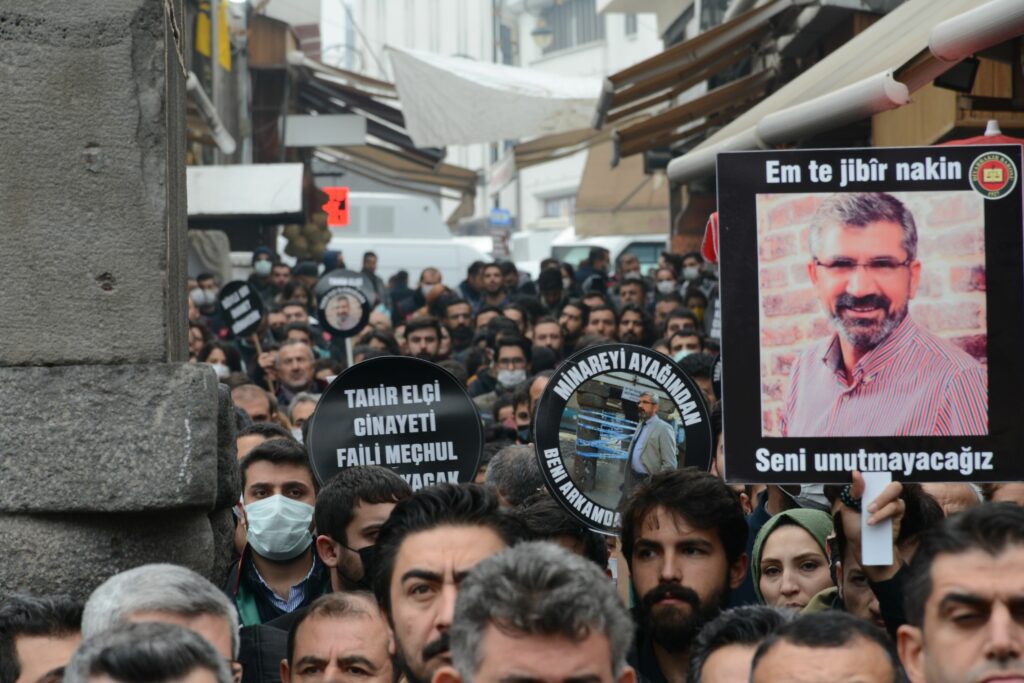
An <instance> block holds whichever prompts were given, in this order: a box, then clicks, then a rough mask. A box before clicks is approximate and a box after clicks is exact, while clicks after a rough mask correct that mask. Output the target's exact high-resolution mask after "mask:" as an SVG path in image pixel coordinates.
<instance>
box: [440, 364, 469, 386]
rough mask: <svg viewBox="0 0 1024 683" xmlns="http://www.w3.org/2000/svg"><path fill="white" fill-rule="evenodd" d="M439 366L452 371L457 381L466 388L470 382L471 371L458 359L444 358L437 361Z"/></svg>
mask: <svg viewBox="0 0 1024 683" xmlns="http://www.w3.org/2000/svg"><path fill="white" fill-rule="evenodd" d="M437 364H438V365H439V366H441V367H442V368H444V369H445V370H447V371H448V372H449V373H451V375H452V377H454V378H455V381H456V382H458V383H459V386H460V387H463V388H465V387H466V385H467V384H468V383H469V372H468V371H467V370H466V366H464V365H463V364H462V363H460V362H459V361H457V360H451V359H448V360H442V361H438V363H437Z"/></svg>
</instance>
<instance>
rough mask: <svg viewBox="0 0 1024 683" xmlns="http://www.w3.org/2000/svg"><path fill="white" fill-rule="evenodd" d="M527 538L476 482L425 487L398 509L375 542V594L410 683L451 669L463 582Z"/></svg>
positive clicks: (492, 495) (427, 681)
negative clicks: (453, 628)
mask: <svg viewBox="0 0 1024 683" xmlns="http://www.w3.org/2000/svg"><path fill="white" fill-rule="evenodd" d="M524 534H525V530H524V527H523V526H522V524H521V522H519V520H518V519H517V518H516V517H513V516H512V515H511V514H510V513H506V512H504V511H503V510H501V509H500V508H499V507H498V497H497V495H496V494H495V493H494V491H492V490H490V489H488V488H485V487H483V486H480V485H477V484H462V485H458V486H457V485H454V484H443V485H440V486H434V487H430V488H426V489H421V490H420V491H417V492H416V493H414V494H413V495H412V497H410V498H407V499H406V500H403V501H401V502H399V503H398V504H397V505H396V506H395V508H394V510H393V511H392V512H391V515H390V516H389V517H388V519H387V521H386V522H384V524H383V526H381V528H380V533H379V534H378V536H377V558H376V567H377V569H376V572H375V576H374V592H375V593H376V595H377V601H378V602H379V603H380V606H381V609H382V610H383V611H384V613H385V615H386V616H387V620H388V625H389V627H390V631H391V633H392V635H393V637H394V649H395V652H394V654H395V655H396V659H397V662H398V665H399V667H400V668H401V671H402V673H403V674H404V675H405V677H406V679H407V681H408V683H430V680H431V678H432V677H433V675H434V673H435V672H436V671H437V670H438V669H440V668H441V667H442V666H444V665H446V664H451V663H452V659H451V654H450V653H449V644H448V631H449V629H450V628H451V625H452V618H453V615H454V612H455V598H456V596H457V595H458V592H459V586H460V585H461V583H462V580H463V579H464V578H465V577H466V575H467V574H468V573H469V570H470V569H472V568H473V567H474V566H475V565H476V564H477V563H478V562H480V561H481V560H483V559H484V558H486V557H490V556H491V555H494V554H497V553H499V552H501V551H502V550H504V549H505V548H507V547H510V546H512V545H514V544H515V543H516V542H517V541H519V540H521V539H522V538H523V536H524Z"/></svg>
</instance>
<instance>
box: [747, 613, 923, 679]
mask: <svg viewBox="0 0 1024 683" xmlns="http://www.w3.org/2000/svg"><path fill="white" fill-rule="evenodd" d="M859 639H863V640H866V641H868V642H869V643H874V644H875V645H878V647H880V648H882V650H883V651H884V652H885V654H886V656H887V657H888V658H889V665H890V666H891V667H892V672H893V673H892V680H893V683H898V682H899V681H901V680H902V675H903V674H902V672H903V669H902V668H901V667H900V662H899V659H898V658H897V656H896V653H895V652H894V651H893V649H892V643H890V642H889V639H888V638H887V637H886V635H885V633H884V632H883V631H882V630H881V629H879V628H878V627H877V626H874V625H873V624H871V623H869V622H867V621H865V620H864V619H860V618H859V617H855V616H853V615H852V614H849V613H848V612H841V611H839V610H834V609H830V610H826V611H824V612H814V613H811V614H802V615H800V616H799V617H797V618H796V619H794V620H793V621H791V622H789V623H788V624H784V625H783V626H780V627H779V628H778V629H777V630H776V631H775V633H773V634H771V635H770V636H768V637H767V638H766V639H765V640H764V642H762V643H761V645H760V646H759V647H758V648H757V652H755V653H754V660H753V662H751V665H750V678H751V680H754V671H755V670H756V669H757V665H758V664H759V663H760V662H761V660H762V659H764V657H765V655H766V654H768V652H769V651H770V650H771V649H772V648H773V647H774V646H775V645H776V644H778V643H780V642H784V643H789V644H791V645H796V646H798V647H808V648H839V647H843V646H845V645H849V644H851V643H853V642H854V641H856V640H859Z"/></svg>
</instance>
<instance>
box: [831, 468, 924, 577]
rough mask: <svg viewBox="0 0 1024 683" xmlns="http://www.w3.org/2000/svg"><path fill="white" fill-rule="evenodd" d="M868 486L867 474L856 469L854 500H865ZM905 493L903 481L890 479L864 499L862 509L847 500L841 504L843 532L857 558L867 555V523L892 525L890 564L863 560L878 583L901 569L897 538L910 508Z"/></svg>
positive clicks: (864, 565) (868, 524) (868, 575)
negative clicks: (863, 528) (864, 548)
mask: <svg viewBox="0 0 1024 683" xmlns="http://www.w3.org/2000/svg"><path fill="white" fill-rule="evenodd" d="M866 489H867V487H866V486H865V480H864V476H863V475H862V474H861V473H860V472H854V473H853V483H852V484H851V486H850V490H849V497H850V498H851V499H852V501H857V500H862V498H863V497H864V496H865V492H866ZM902 495H903V484H901V483H900V482H898V481H893V482H889V484H887V485H886V486H885V487H884V488H883V489H882V491H881V493H880V494H878V495H877V496H874V497H873V500H870V501H869V500H862V502H861V509H860V510H857V509H855V508H853V507H851V506H850V505H847V504H845V503H844V504H843V505H841V506H840V507H839V515H840V519H841V521H842V525H843V533H844V534H845V536H846V539H847V543H849V545H850V548H851V550H852V553H851V554H852V556H853V557H856V558H862V557H863V549H862V544H863V543H865V542H867V541H866V540H865V537H864V534H863V533H862V525H863V524H866V525H867V526H868V527H879V526H888V527H891V530H892V531H891V533H890V534H889V536H891V543H892V559H891V561H890V563H889V564H888V565H873V564H867V563H864V562H862V563H861V567H862V569H863V570H864V574H865V575H866V576H867V577H868V578H869V579H870V580H872V581H875V582H878V581H885V580H887V579H891V578H892V577H893V576H895V575H896V572H897V571H899V568H900V555H899V551H898V550H897V548H896V539H897V538H899V535H900V522H901V521H902V520H903V515H904V514H905V513H906V510H907V504H906V503H905V502H904V501H903V499H902V497H901V496H902ZM865 514H867V515H868V518H867V519H866V520H864V519H863V516H864V515H865ZM869 533H870V532H869Z"/></svg>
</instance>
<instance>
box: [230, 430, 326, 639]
mask: <svg viewBox="0 0 1024 683" xmlns="http://www.w3.org/2000/svg"><path fill="white" fill-rule="evenodd" d="M239 468H240V469H241V471H242V513H243V514H242V520H241V523H242V524H243V525H245V529H246V541H247V543H246V546H245V550H243V552H242V556H241V558H239V561H238V563H237V564H236V565H235V566H234V567H232V570H231V572H230V574H229V577H228V586H227V592H228V595H229V596H231V597H232V598H233V599H234V601H235V605H237V607H238V612H239V614H240V615H241V618H242V624H243V625H245V626H251V625H253V624H261V623H264V622H266V621H269V620H270V619H274V618H276V617H279V616H281V615H283V614H287V613H289V612H292V611H294V610H296V609H298V608H300V607H305V606H306V605H308V604H309V603H311V602H313V600H315V599H316V598H318V597H319V596H320V595H323V594H324V593H326V592H328V591H329V590H330V576H329V574H328V572H327V569H326V567H325V566H324V565H323V563H322V562H321V561H320V560H319V558H318V557H317V555H316V553H315V552H313V535H312V534H311V532H310V529H311V527H312V525H313V505H314V503H315V502H316V491H317V486H316V480H315V478H314V477H313V472H312V470H310V468H309V459H308V457H307V455H306V451H305V449H304V448H303V447H302V446H301V445H300V444H297V443H294V442H292V441H290V440H286V439H272V440H270V441H267V442H264V443H262V444H260V445H259V446H257V447H256V448H254V449H253V450H252V451H250V452H249V454H248V455H247V456H246V457H245V459H244V460H242V462H241V464H240V465H239Z"/></svg>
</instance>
